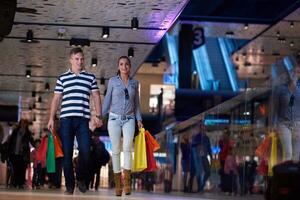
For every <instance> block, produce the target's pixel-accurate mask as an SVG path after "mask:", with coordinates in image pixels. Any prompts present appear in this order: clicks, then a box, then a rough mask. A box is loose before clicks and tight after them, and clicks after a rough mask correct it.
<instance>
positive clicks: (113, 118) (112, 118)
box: [109, 117, 117, 120]
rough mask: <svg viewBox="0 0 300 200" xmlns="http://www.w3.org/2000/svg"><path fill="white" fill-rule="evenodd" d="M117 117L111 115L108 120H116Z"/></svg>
mask: <svg viewBox="0 0 300 200" xmlns="http://www.w3.org/2000/svg"><path fill="white" fill-rule="evenodd" d="M116 119H117V118H115V117H111V118H109V120H116Z"/></svg>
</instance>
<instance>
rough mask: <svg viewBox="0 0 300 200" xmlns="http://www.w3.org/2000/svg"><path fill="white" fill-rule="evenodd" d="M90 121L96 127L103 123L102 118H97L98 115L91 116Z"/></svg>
mask: <svg viewBox="0 0 300 200" xmlns="http://www.w3.org/2000/svg"><path fill="white" fill-rule="evenodd" d="M92 123H93V125H94V126H96V127H97V128H99V127H101V126H102V125H103V121H102V119H99V118H98V117H96V116H94V117H93V118H92Z"/></svg>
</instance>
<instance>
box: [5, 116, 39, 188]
mask: <svg viewBox="0 0 300 200" xmlns="http://www.w3.org/2000/svg"><path fill="white" fill-rule="evenodd" d="M29 143H30V144H31V145H32V146H34V139H33V137H32V133H31V132H30V131H29V121H28V120H26V119H21V120H20V122H19V124H18V126H17V127H16V128H15V129H14V130H13V132H12V134H11V136H10V138H9V143H8V153H9V160H10V161H11V164H12V168H13V176H12V182H11V184H12V186H13V187H19V188H20V189H21V188H23V187H24V184H25V175H26V168H27V166H28V164H29V163H30V146H29Z"/></svg>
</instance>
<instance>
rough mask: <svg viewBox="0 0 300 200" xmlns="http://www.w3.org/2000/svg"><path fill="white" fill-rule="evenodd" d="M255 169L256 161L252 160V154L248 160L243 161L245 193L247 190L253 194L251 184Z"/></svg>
mask: <svg viewBox="0 0 300 200" xmlns="http://www.w3.org/2000/svg"><path fill="white" fill-rule="evenodd" d="M256 169H257V162H256V161H255V160H254V156H251V157H250V160H249V161H246V163H245V171H246V173H245V178H246V181H245V183H246V194H247V193H248V192H249V193H250V194H253V185H254V181H255V177H256V174H257V173H256Z"/></svg>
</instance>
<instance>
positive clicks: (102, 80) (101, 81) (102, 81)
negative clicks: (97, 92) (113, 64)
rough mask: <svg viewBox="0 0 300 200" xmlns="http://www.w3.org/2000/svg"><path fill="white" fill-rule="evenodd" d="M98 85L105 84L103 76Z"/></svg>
mask: <svg viewBox="0 0 300 200" xmlns="http://www.w3.org/2000/svg"><path fill="white" fill-rule="evenodd" d="M100 85H105V78H104V77H101V78H100Z"/></svg>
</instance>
